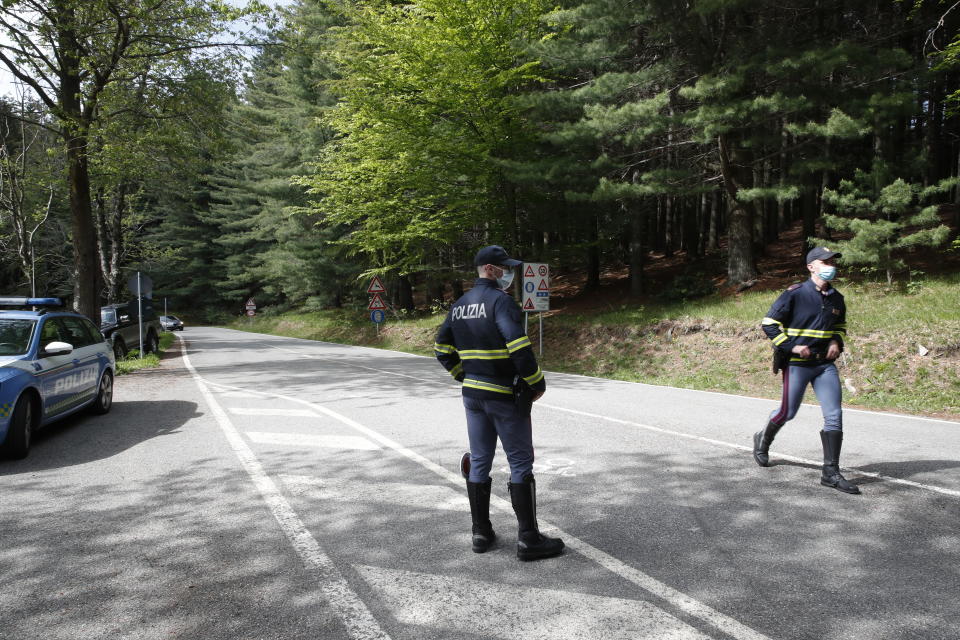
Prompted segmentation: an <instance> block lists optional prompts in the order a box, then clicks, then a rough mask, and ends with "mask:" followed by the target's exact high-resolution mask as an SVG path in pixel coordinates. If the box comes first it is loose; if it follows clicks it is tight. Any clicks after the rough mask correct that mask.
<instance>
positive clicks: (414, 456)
mask: <svg viewBox="0 0 960 640" xmlns="http://www.w3.org/2000/svg"><path fill="white" fill-rule="evenodd" d="M195 375H196V374H195ZM201 380H203V381H204V382H205V383H206V384H208V385H210V386H213V387H218V388H221V389H226V390H229V391H246V392H248V393H253V394H257V395H260V396H263V397H267V398H280V399H283V400H287V401H289V402H293V403H297V404H301V405H304V406H307V407H310V408H311V409H313V410H314V411H318V412H320V413H323V414H325V415H327V416H329V417H331V418H333V419H334V420H338V421H339V422H341V423H343V424H345V425H347V426H349V427H352V428H353V429H356V430H357V431H359V432H360V433H362V434H363V435H365V436H366V437H368V438H370V439H371V440H375V441H377V442H379V443H380V444H382V445H383V446H385V447H387V448H389V449H392V450H394V451H395V452H397V453H399V454H400V455H402V456H404V457H405V458H408V459H409V460H412V461H413V462H416V463H417V464H419V465H420V466H422V467H423V468H424V469H427V470H428V471H432V472H433V473H435V474H436V475H438V476H440V477H441V478H442V479H444V480H445V481H447V482H450V483H452V484H454V485H456V486H457V487H462V486H463V478H462V477H461V476H460V475H459V474H456V473H453V472H452V471H448V470H447V469H445V468H443V467H441V466H440V465H438V464H436V463H434V462H431V461H430V460H428V459H427V458H425V457H423V456H421V455H420V454H419V453H417V452H415V451H413V450H411V449H408V448H407V447H404V446H403V445H401V444H399V443H398V442H394V441H393V440H391V439H389V438H387V437H385V436H383V435H381V434H380V433H378V432H377V431H374V430H373V429H370V428H369V427H366V426H364V425H362V424H360V423H359V422H357V421H356V420H352V419H350V418H348V417H347V416H344V415H341V414H340V413H337V412H336V411H333V410H331V409H328V408H326V407H324V406H322V405H318V404H314V403H312V402H310V401H308V400H302V399H300V398H294V397H291V396H285V395H283V394H280V393H270V392H267V391H254V390H250V389H243V388H242V387H234V386H232V385H226V384H222V383H219V382H213V381H208V380H205V379H203V378H201ZM211 395H212V394H211ZM490 506H491V507H492V508H494V509H497V510H499V511H500V512H502V513H507V514H512V513H513V507H512V506H511V504H510V503H509V502H507V501H506V500H504V499H503V498H500V497H499V496H491V497H490ZM540 525H541V526H540V529H541V531H543V532H544V533H553V532H557V533H558V534H559V535H561V536H562V537H563V539H564V542H566V543H567V546H568V547H569V548H570V549H573V550H576V551H578V552H580V553H581V554H582V555H583V556H585V557H587V558H590V559H591V560H593V561H594V562H596V563H597V564H599V565H600V566H602V567H605V568H606V569H607V570H609V571H610V572H612V573H614V574H616V575H618V576H620V577H621V578H623V579H625V580H628V581H629V582H632V583H633V584H635V585H637V586H638V587H640V588H641V589H644V590H645V591H647V592H649V593H650V594H652V595H654V596H656V597H658V598H660V599H662V600H664V601H665V602H668V603H669V604H671V605H672V606H674V607H676V608H677V609H679V610H681V611H683V612H684V613H686V614H687V615H689V616H691V617H694V618H697V619H699V620H701V621H703V622H706V623H708V624H710V625H712V626H713V627H715V628H717V629H719V630H720V631H722V632H723V633H726V634H727V635H729V636H732V637H733V638H737V639H738V640H769V639H768V638H767V636H765V635H763V634H761V633H759V632H757V631H755V630H753V629H751V628H750V627H748V626H746V625H745V624H743V623H741V622H739V621H738V620H735V619H733V618H731V617H729V616H727V615H725V614H723V613H720V612H719V611H717V610H715V609H713V608H711V607H710V606H708V605H706V604H703V603H702V602H699V601H697V600H694V599H693V598H691V597H690V596H688V595H687V594H685V593H683V592H681V591H677V590H676V589H674V588H673V587H670V586H668V585H666V584H664V583H662V582H660V581H659V580H657V579H656V578H653V577H651V576H649V575H647V574H645V573H643V572H642V571H640V570H638V569H636V568H634V567H631V566H630V565H628V564H626V563H624V562H622V561H621V560H618V559H617V558H614V557H613V556H611V555H610V554H608V553H606V552H604V551H601V550H600V549H598V548H596V547H594V546H593V545H590V544H588V543H587V542H584V541H583V540H580V539H579V538H577V537H576V536H573V535H571V534H569V533H567V532H565V531H562V530H561V529H559V528H558V527H556V526H554V525H551V524H549V523H547V522H545V521H543V520H541V521H540Z"/></svg>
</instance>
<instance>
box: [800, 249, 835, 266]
mask: <svg viewBox="0 0 960 640" xmlns="http://www.w3.org/2000/svg"><path fill="white" fill-rule="evenodd" d="M842 255H843V254H842V253H839V252H837V251H831V250H830V249H827V248H826V247H814V248H813V249H810V251H808V252H807V264H810V263H811V262H813V261H814V260H829V259H830V258H839V257H840V256H842Z"/></svg>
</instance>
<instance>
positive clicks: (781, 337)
mask: <svg viewBox="0 0 960 640" xmlns="http://www.w3.org/2000/svg"><path fill="white" fill-rule="evenodd" d="M760 324H775V325H777V326H779V327H780V333H778V334H777V335H776V336H775V337H774V338H773V344H774V346H776V347H779V346H780V345H781V344H783V343H784V342H786V341H787V334H786V333H784V332H783V323H782V322H780V321H779V320H774V319H773V318H764V319H763V322H761V323H760Z"/></svg>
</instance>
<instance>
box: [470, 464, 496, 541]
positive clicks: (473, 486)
mask: <svg viewBox="0 0 960 640" xmlns="http://www.w3.org/2000/svg"><path fill="white" fill-rule="evenodd" d="M492 482H493V481H492V480H489V479H488V480H487V481H486V482H470V481H467V497H468V498H470V517H471V518H472V519H473V552H474V553H483V552H485V551H486V550H487V549H489V548H490V547H491V546H492V545H493V543H494V541H495V540H496V539H497V534H495V533H494V532H493V525H492V524H491V523H490V486H491V484H492Z"/></svg>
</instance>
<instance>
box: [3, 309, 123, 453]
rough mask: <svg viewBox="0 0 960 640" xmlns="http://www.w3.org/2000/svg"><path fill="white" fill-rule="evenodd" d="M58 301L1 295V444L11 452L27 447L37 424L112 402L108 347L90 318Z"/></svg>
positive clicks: (111, 359) (113, 365) (100, 410)
mask: <svg viewBox="0 0 960 640" xmlns="http://www.w3.org/2000/svg"><path fill="white" fill-rule="evenodd" d="M62 306H63V303H62V302H61V301H60V300H59V299H58V298H0V450H2V452H3V453H5V454H6V455H7V456H10V457H12V458H23V457H25V456H26V455H27V453H29V451H30V439H31V435H32V434H33V433H34V432H35V431H37V430H38V429H40V428H41V427H44V426H46V425H48V424H50V423H51V422H53V421H54V420H59V419H60V418H63V417H65V416H68V415H70V414H72V413H75V412H77V411H80V410H81V409H84V408H90V409H91V410H92V411H93V412H94V413H106V412H108V411H109V410H110V406H111V404H112V403H113V377H114V374H115V370H116V362H115V360H114V356H113V349H111V348H110V345H109V344H108V343H107V342H106V340H105V339H104V337H103V334H101V333H100V330H99V329H97V327H96V326H95V325H94V324H93V323H92V322H90V320H88V319H87V318H85V317H84V316H82V315H80V314H78V313H73V312H69V311H59V310H56V308H57V307H62ZM31 307H32V308H33V309H35V310H27V309H29V308H31Z"/></svg>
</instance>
